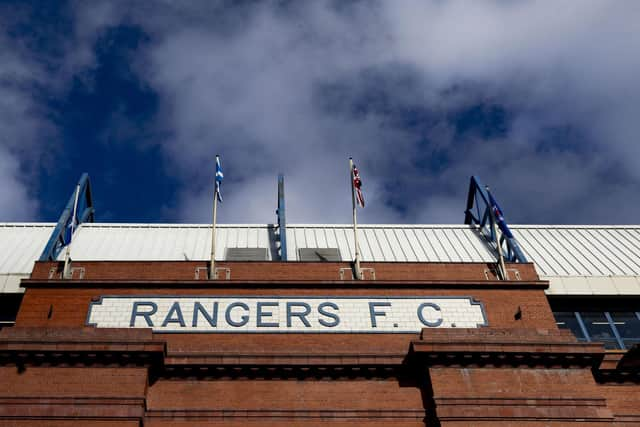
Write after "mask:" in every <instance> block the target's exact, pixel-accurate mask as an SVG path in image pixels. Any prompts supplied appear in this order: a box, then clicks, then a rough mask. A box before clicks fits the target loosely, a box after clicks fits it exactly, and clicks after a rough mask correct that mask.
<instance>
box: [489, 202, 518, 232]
mask: <svg viewBox="0 0 640 427" xmlns="http://www.w3.org/2000/svg"><path fill="white" fill-rule="evenodd" d="M488 195H489V203H490V205H491V210H492V211H493V216H494V217H495V219H496V222H497V224H498V228H499V229H500V231H502V234H504V235H505V236H506V237H508V238H509V239H513V234H512V233H511V230H509V226H507V223H506V221H505V220H504V216H503V215H502V210H501V209H500V206H498V202H496V199H494V198H493V196H492V195H491V193H488Z"/></svg>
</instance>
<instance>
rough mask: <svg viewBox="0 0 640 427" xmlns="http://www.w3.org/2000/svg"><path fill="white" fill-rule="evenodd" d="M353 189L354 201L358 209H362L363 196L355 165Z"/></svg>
mask: <svg viewBox="0 0 640 427" xmlns="http://www.w3.org/2000/svg"><path fill="white" fill-rule="evenodd" d="M353 188H355V189H356V200H357V201H358V204H359V205H360V207H362V208H364V196H363V195H362V180H361V179H360V173H359V172H358V168H357V167H356V165H355V164H354V165H353Z"/></svg>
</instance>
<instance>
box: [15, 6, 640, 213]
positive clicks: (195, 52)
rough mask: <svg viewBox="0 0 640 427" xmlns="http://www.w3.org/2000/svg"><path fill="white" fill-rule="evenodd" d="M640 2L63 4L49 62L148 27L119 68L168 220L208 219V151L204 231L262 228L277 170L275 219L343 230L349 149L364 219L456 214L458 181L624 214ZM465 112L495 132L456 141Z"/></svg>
mask: <svg viewBox="0 0 640 427" xmlns="http://www.w3.org/2000/svg"><path fill="white" fill-rule="evenodd" d="M639 9H640V4H639V3H637V2H633V1H622V2H616V3H611V2H604V1H596V0H583V1H566V2H562V3H554V4H550V3H545V2H535V1H515V2H503V1H494V2H491V1H488V2H464V1H450V2H442V1H401V0H398V1H381V2H376V3H373V2H353V3H345V2H329V1H326V2H320V1H310V2H291V3H286V2H285V3H282V2H262V3H257V4H252V3H246V4H245V3H243V4H241V5H237V4H235V3H234V2H225V1H219V2H210V1H203V2H200V3H198V2H187V3H184V2H178V3H176V2H171V1H166V2H154V4H153V7H149V6H145V5H138V6H137V7H136V8H131V9H126V10H122V8H121V4H120V3H119V2H109V1H105V2H101V3H97V4H96V3H85V2H79V3H77V4H76V5H75V15H74V16H75V18H74V19H75V27H74V28H75V29H74V32H73V34H72V35H70V36H69V40H71V42H70V43H69V46H73V45H77V49H76V52H75V53H71V52H70V51H68V53H67V54H66V55H67V56H66V57H65V58H64V60H63V63H64V64H65V66H64V67H62V69H63V70H67V71H66V73H67V75H78V74H79V75H83V76H85V77H86V78H87V79H89V80H90V77H91V69H92V66H93V64H94V62H95V60H96V58H95V57H94V56H93V55H94V53H93V52H92V50H91V46H92V45H93V42H94V41H95V40H96V39H97V37H98V36H99V35H100V34H101V32H103V31H104V30H105V29H106V28H109V26H112V25H116V24H119V23H122V24H127V25H138V26H140V27H142V28H143V29H144V30H145V31H146V32H147V33H148V34H149V42H148V43H145V44H143V45H141V47H140V48H139V51H138V52H137V55H136V63H135V64H134V67H135V68H134V69H135V70H136V71H137V73H138V75H139V77H140V78H141V79H142V80H143V82H144V83H146V84H148V85H150V87H152V88H153V89H154V90H155V91H156V92H157V93H158V96H159V98H158V100H159V103H160V108H161V111H160V114H159V116H158V117H157V118H156V122H155V123H154V126H155V127H156V129H157V130H158V131H159V132H158V134H162V135H168V137H167V138H165V139H164V140H162V141H159V143H161V144H162V148H163V152H164V154H165V156H166V157H167V159H168V164H169V165H170V170H167V173H168V174H171V175H173V176H174V177H176V178H177V179H178V180H179V182H180V183H181V185H182V189H181V191H180V200H178V202H177V203H176V206H174V208H172V209H171V210H170V211H168V212H169V214H170V215H171V216H172V217H173V218H175V219H176V220H180V221H203V222H206V221H209V216H210V210H211V208H210V204H211V200H210V199H211V181H212V176H213V158H214V155H215V154H216V153H220V154H221V155H222V156H223V162H224V166H225V173H226V180H225V183H224V191H225V202H224V206H223V208H222V209H221V210H220V220H221V221H222V222H271V221H273V220H274V217H275V214H274V210H275V207H276V176H277V174H278V173H281V172H282V173H284V174H285V176H286V187H287V216H288V220H289V221H290V222H334V221H335V222H348V221H349V220H350V200H349V187H348V175H347V168H346V162H347V158H348V156H349V155H352V156H353V157H354V158H355V159H356V160H357V162H358V163H359V166H360V169H361V173H362V176H363V180H364V185H365V186H364V188H365V196H366V197H367V200H368V206H367V208H366V209H365V210H363V211H362V214H361V219H362V221H363V222H385V221H391V222H427V223H429V222H460V221H462V217H463V213H462V211H463V209H464V204H465V202H466V197H465V196H466V189H467V185H468V178H469V176H470V175H471V174H478V175H480V176H481V177H482V178H483V180H484V181H485V182H486V183H487V184H491V185H492V187H493V188H495V192H496V195H497V196H498V197H499V200H500V201H501V203H502V205H503V208H504V210H505V211H506V214H507V217H508V219H511V220H512V221H513V222H637V219H636V218H637V217H638V214H640V203H638V202H636V201H634V200H633V197H632V196H631V195H630V193H632V189H634V188H636V187H637V186H638V184H640V173H639V172H638V171H639V170H640V168H638V160H637V159H638V155H639V154H640V153H639V152H638V151H639V150H638V147H639V145H638V144H636V142H635V139H636V138H637V135H638V134H639V131H640V129H639V125H638V123H639V121H638V120H637V119H636V118H637V117H638V115H639V113H640V89H639V88H640V86H639V85H637V83H636V79H637V75H638V71H640V57H639V56H638V55H637V52H638V51H640V49H639V48H640V26H638V25H637V22H636V17H637V16H638V12H640V10H639ZM14 66H17V67H18V68H17V70H18V71H14V73H20V72H23V71H24V66H23V68H20V63H18V65H14ZM26 69H27V72H29V73H32V72H33V71H34V70H37V66H36V67H33V66H32V65H31V64H28V65H27V66H26ZM20 70H22V71H20ZM23 100H24V99H23ZM478 105H484V106H485V107H487V108H488V107H490V106H495V107H496V108H497V109H498V110H499V111H501V112H502V113H503V114H504V115H506V120H505V122H506V126H507V127H506V129H505V132H504V133H503V134H500V133H497V134H496V133H493V134H491V133H489V134H483V133H482V132H474V131H472V132H466V133H460V132H457V130H456V127H455V122H454V120H453V119H454V118H456V117H458V118H459V117H460V112H461V111H465V110H467V109H469V108H470V107H474V106H478ZM27 109H28V108H27ZM12 111H13V112H14V113H15V112H16V111H17V112H18V113H16V114H22V113H20V111H24V110H20V109H14V110H12ZM114 120H117V117H116V119H114ZM477 120H478V123H476V124H482V123H481V122H482V120H489V121H491V120H492V118H491V117H488V118H487V117H485V116H482V117H480V118H478V119H477ZM487 126H488V127H489V128H491V127H492V126H493V127H495V124H491V123H490V124H488V125H487ZM5 151H7V149H6V148H5ZM12 156H14V157H15V154H12ZM16 173H17V174H19V172H16ZM25 194H26V193H25ZM594 200H599V201H601V203H594ZM604 203H607V204H610V205H611V206H620V207H622V208H621V209H616V210H613V211H612V210H607V209H605V208H603V207H602V206H603V204H604ZM576 206H581V208H580V209H577V210H576V209H575V207H576Z"/></svg>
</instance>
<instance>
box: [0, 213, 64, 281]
mask: <svg viewBox="0 0 640 427" xmlns="http://www.w3.org/2000/svg"><path fill="white" fill-rule="evenodd" d="M54 228H55V224H52V223H5V224H2V223H0V274H4V275H7V274H25V273H26V274H29V273H31V270H32V269H33V263H34V262H35V261H36V260H37V259H38V258H40V254H42V251H43V249H44V247H45V245H46V244H47V242H48V241H49V237H51V232H52V231H53V229H54Z"/></svg>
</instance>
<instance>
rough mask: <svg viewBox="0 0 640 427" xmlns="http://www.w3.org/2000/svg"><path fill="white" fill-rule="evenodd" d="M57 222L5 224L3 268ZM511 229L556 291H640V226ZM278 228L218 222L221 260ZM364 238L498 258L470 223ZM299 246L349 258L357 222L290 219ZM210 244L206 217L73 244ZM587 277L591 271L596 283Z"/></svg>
mask: <svg viewBox="0 0 640 427" xmlns="http://www.w3.org/2000/svg"><path fill="white" fill-rule="evenodd" d="M54 225H55V224H50V223H35V224H34V223H31V224H0V241H1V242H2V244H0V275H1V274H4V275H8V274H28V273H29V272H30V271H31V269H32V267H33V262H34V261H35V260H36V259H38V257H39V256H40V253H41V252H42V249H43V248H44V245H45V244H46V242H47V240H48V238H49V235H50V233H51V232H52V230H53V227H54ZM511 228H512V230H513V233H514V235H515V237H516V238H517V240H518V241H519V242H520V246H521V247H522V250H523V252H524V253H525V255H526V256H527V258H528V259H529V260H530V261H531V262H534V263H535V264H536V268H537V270H538V273H539V274H540V276H542V277H544V278H548V279H550V280H551V281H552V290H551V292H552V293H554V289H555V290H559V292H560V293H572V292H582V291H581V290H580V289H582V288H585V289H586V287H589V289H592V290H593V289H596V291H597V289H600V288H602V287H606V286H605V285H604V284H603V283H604V282H602V280H600V279H598V280H600V281H598V284H597V285H596V284H594V283H596V282H594V280H595V279H594V278H621V280H623V279H624V280H623V282H620V284H618V283H617V282H616V283H615V284H612V285H611V286H608V288H609V289H611V287H612V286H613V287H616V286H618V287H620V286H623V287H626V288H627V290H628V291H631V288H629V286H631V285H629V283H631V281H634V283H636V282H637V287H638V289H637V290H638V292H640V280H636V278H639V277H640V226H573V225H563V226H557V225H513V226H512V227H511ZM276 231H277V230H276V227H275V226H273V225H254V224H250V225H243V224H223V225H219V228H218V229H217V233H216V259H217V260H222V259H223V258H224V254H225V253H226V250H227V248H265V249H267V251H268V254H269V256H268V258H269V259H277V255H276V254H277V244H276ZM359 242H360V247H361V254H362V259H363V261H393V262H494V261H495V256H494V254H493V252H492V250H491V249H490V247H489V246H488V245H487V244H486V242H485V240H484V239H483V238H482V237H481V236H480V235H479V234H478V232H477V231H476V230H475V229H473V228H470V227H469V226H466V225H367V224H363V225H360V226H359ZM300 248H337V249H338V250H339V251H340V254H341V256H342V258H343V259H344V260H350V259H353V229H352V227H351V225H327V224H321V225H314V224H307V225H305V224H289V225H287V251H288V252H287V257H288V260H290V261H296V260H297V259H298V249H300ZM210 250H211V227H210V226H209V225H206V224H104V223H94V224H82V225H81V226H80V227H79V229H78V230H77V232H76V235H75V237H74V241H73V246H72V249H71V251H72V257H73V259H75V260H78V261H82V260H84V261H94V260H95V261H97V260H111V261H118V260H140V261H143V260H164V261H170V260H207V259H209V254H210ZM62 256H63V255H61V256H60V257H62ZM561 278H565V279H566V280H564V281H563V280H560V279H561ZM584 278H592V280H591V282H593V283H592V284H588V283H587V282H588V281H586V280H582V279H584ZM591 282H589V283H591ZM600 282H602V283H600ZM579 283H585V285H579ZM607 283H608V282H607ZM633 286H636V285H633ZM578 288H580V289H578ZM616 289H617V288H616ZM634 289H635V287H634ZM565 291H566V292H565Z"/></svg>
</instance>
